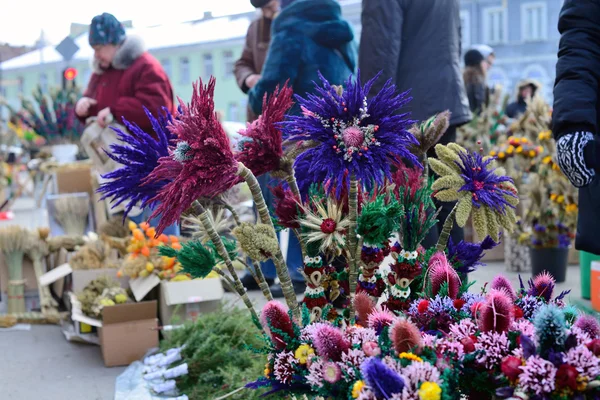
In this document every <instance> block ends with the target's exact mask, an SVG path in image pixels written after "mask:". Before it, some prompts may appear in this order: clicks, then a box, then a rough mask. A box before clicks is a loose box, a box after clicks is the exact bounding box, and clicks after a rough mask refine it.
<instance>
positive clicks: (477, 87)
mask: <svg viewBox="0 0 600 400" xmlns="http://www.w3.org/2000/svg"><path fill="white" fill-rule="evenodd" d="M463 79H464V81H465V89H466V91H467V98H468V99H469V108H470V109H471V112H473V113H476V114H479V113H480V112H481V111H482V110H483V108H484V107H487V105H488V103H489V97H490V96H489V89H488V87H487V85H486V83H485V81H486V79H485V76H484V75H483V72H482V71H481V70H480V69H478V68H475V67H466V68H465V70H464V72H463Z"/></svg>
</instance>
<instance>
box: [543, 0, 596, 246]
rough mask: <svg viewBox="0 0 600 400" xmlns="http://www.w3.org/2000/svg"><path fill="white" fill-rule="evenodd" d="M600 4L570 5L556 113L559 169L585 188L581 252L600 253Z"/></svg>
mask: <svg viewBox="0 0 600 400" xmlns="http://www.w3.org/2000/svg"><path fill="white" fill-rule="evenodd" d="M598 27H600V1H599V0H589V1H576V0H566V1H565V2H564V5H563V8H562V11H561V13H560V17H559V20H558V30H559V31H560V33H561V35H562V36H561V38H560V43H559V47H558V62H557V64H556V82H555V84H554V110H553V115H552V122H553V128H552V131H553V133H554V138H555V139H556V152H557V155H558V165H559V166H560V168H561V170H562V171H563V172H564V173H565V175H566V176H567V177H568V178H569V180H570V181H571V183H572V184H573V185H575V186H576V187H578V188H580V189H579V217H578V218H577V220H578V222H577V237H576V239H575V247H576V248H577V249H578V250H583V251H587V252H590V253H594V254H598V255H600V240H598V233H597V231H598V226H599V225H600V179H598V174H599V173H600V140H599V138H598V131H599V128H600V93H599V92H600V30H599V29H598Z"/></svg>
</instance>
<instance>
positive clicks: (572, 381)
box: [556, 364, 579, 391]
mask: <svg viewBox="0 0 600 400" xmlns="http://www.w3.org/2000/svg"><path fill="white" fill-rule="evenodd" d="M578 376H579V372H578V371H577V368H575V367H574V366H572V365H570V364H563V365H561V366H560V367H558V371H556V386H558V387H559V388H569V389H571V390H574V391H575V390H577V377H578Z"/></svg>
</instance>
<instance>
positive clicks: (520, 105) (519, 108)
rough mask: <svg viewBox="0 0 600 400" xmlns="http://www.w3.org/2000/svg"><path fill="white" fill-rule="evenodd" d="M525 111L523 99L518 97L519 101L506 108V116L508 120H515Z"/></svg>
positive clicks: (525, 106)
mask: <svg viewBox="0 0 600 400" xmlns="http://www.w3.org/2000/svg"><path fill="white" fill-rule="evenodd" d="M525 111H527V103H526V102H525V99H524V98H522V97H520V96H519V100H517V101H515V102H512V103H510V104H508V105H507V106H506V116H507V117H508V118H517V117H519V116H521V115H523V114H525Z"/></svg>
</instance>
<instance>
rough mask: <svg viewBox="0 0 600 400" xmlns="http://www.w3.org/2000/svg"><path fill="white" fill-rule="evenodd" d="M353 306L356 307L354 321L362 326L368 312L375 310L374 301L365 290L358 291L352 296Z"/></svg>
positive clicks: (366, 320) (365, 322)
mask: <svg viewBox="0 0 600 400" xmlns="http://www.w3.org/2000/svg"><path fill="white" fill-rule="evenodd" d="M354 308H355V309H356V323H357V324H359V325H362V326H367V324H368V321H369V314H371V313H372V312H373V310H375V302H374V301H373V299H371V296H369V295H368V294H366V293H365V292H359V293H357V294H356V297H355V298H354Z"/></svg>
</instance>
